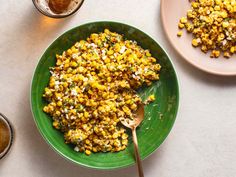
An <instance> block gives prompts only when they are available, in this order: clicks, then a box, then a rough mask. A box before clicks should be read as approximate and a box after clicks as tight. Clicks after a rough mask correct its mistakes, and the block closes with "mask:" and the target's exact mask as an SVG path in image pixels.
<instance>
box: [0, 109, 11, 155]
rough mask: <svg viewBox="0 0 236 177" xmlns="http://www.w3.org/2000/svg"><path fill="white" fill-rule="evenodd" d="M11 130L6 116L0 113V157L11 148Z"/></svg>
mask: <svg viewBox="0 0 236 177" xmlns="http://www.w3.org/2000/svg"><path fill="white" fill-rule="evenodd" d="M12 140H13V130H12V127H11V125H10V123H9V121H8V120H7V118H6V116H4V115H3V114H1V113H0V159H1V158H3V157H4V156H5V155H6V154H7V152H8V151H9V149H10V148H11V145H12Z"/></svg>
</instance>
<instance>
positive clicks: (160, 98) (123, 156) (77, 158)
mask: <svg viewBox="0 0 236 177" xmlns="http://www.w3.org/2000/svg"><path fill="white" fill-rule="evenodd" d="M105 28H108V29H110V30H111V31H115V32H117V33H120V34H123V35H124V37H125V38H126V39H131V40H135V41H137V42H138V44H139V45H140V46H142V47H143V48H144V49H149V50H150V51H151V53H152V55H153V56H154V57H155V58H158V62H159V63H160V64H161V66H162V70H161V73H160V80H159V81H157V82H155V83H153V85H152V86H150V87H144V88H141V89H139V90H138V92H139V94H140V95H141V96H142V98H143V99H145V98H147V96H148V95H150V94H154V95H155V96H156V100H155V102H153V103H151V104H149V105H148V106H146V107H145V119H144V121H143V123H142V124H141V126H140V127H139V128H138V129H137V136H138V141H139V150H140V154H141V158H142V159H144V158H146V157H147V156H149V155H150V154H151V153H152V152H154V151H155V150H156V149H157V148H158V147H159V146H160V145H161V143H162V142H163V141H164V140H165V138H166V137H167V135H168V134H169V132H170V130H171V128H172V126H173V124H174V121H175V118H176V114H177V110H178V102H179V93H178V82H177V78H176V74H175V71H174V68H173V66H172V64H171V61H170V59H169V57H168V55H167V54H166V52H165V51H164V50H163V49H162V48H161V47H160V46H159V45H158V44H157V43H156V42H155V41H154V40H153V39H152V38H151V37H149V36H148V35H146V34H145V33H143V32H142V31H140V30H138V29H136V28H134V27H132V26H129V25H125V24H122V23H116V22H94V23H88V24H84V25H81V26H78V27H76V28H73V29H71V30H69V31H67V32H66V33H64V34H63V35H61V36H60V37H59V38H57V39H56V40H55V41H54V42H53V43H52V44H51V45H50V46H49V47H48V49H47V50H46V51H45V53H44V54H43V56H42V57H41V59H40V61H39V63H38V65H37V67H36V70H35V73H34V76H33V80H32V86H31V108H32V113H33V116H34V120H35V122H36V125H37V127H38V129H39V131H40V133H41V134H42V136H43V137H44V139H45V140H46V142H47V143H48V144H50V146H51V147H52V148H53V149H54V150H56V151H57V152H58V153H59V154H60V155H62V156H63V157H65V158H66V159H69V160H71V161H72V162H74V163H76V164H80V165H82V166H85V167H91V168H96V169H114V168H121V167H127V166H130V165H133V164H134V163H135V158H134V152H133V143H132V141H131V140H130V141H129V145H128V147H127V149H126V150H124V151H121V152H118V153H110V152H109V153H101V152H100V153H94V154H91V155H90V156H86V155H85V154H84V153H78V152H75V151H74V150H73V146H72V145H67V144H65V143H64V139H63V134H62V133H61V132H59V131H57V130H55V129H54V128H53V127H52V120H51V118H50V117H49V116H48V115H47V114H45V113H44V112H43V111H42V109H43V106H44V105H45V104H46V102H45V101H44V99H43V98H42V94H43V91H44V88H45V87H46V86H47V84H48V81H49V77H50V73H49V67H51V66H54V65H55V61H56V59H55V54H57V53H62V52H63V51H64V50H66V49H68V48H69V47H71V46H72V45H73V44H74V43H75V42H77V41H79V40H81V39H86V38H87V37H88V36H89V35H90V34H91V33H98V32H102V31H103V30H104V29H105ZM42 155H43V154H42Z"/></svg>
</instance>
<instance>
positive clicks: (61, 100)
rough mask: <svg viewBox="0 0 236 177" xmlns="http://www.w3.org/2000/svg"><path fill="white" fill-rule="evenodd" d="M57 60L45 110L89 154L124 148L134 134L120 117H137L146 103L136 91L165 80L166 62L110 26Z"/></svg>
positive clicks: (44, 95) (58, 127)
mask: <svg viewBox="0 0 236 177" xmlns="http://www.w3.org/2000/svg"><path fill="white" fill-rule="evenodd" d="M56 59H57V60H56V66H55V67H52V68H50V72H51V77H50V81H49V85H48V87H46V88H45V92H44V94H43V97H44V98H45V99H46V100H47V101H48V104H47V105H46V106H45V107H44V108H43V110H44V112H46V113H48V114H49V115H51V117H52V119H53V126H54V127H55V128H56V129H58V130H60V131H61V132H63V133H64V138H65V142H66V143H72V144H75V150H76V151H80V152H85V154H87V155H90V154H91V153H92V152H99V151H102V152H109V151H110V152H116V151H121V150H124V149H125V148H126V147H127V144H128V135H127V133H126V130H125V129H124V128H123V127H122V125H121V124H120V123H119V122H120V120H121V119H123V118H129V119H132V115H133V112H135V111H136V110H137V105H138V104H140V103H141V102H142V100H141V98H140V97H139V96H138V95H137V94H136V92H135V90H136V89H138V88H139V87H140V86H142V85H144V84H146V85H150V84H151V83H152V81H154V80H158V79H159V74H158V73H159V71H160V68H161V66H160V64H158V63H157V62H156V59H155V58H153V57H152V56H151V54H150V52H149V50H144V49H142V48H141V47H140V46H138V45H137V43H136V42H135V41H131V40H124V39H123V36H122V35H120V34H117V33H114V32H110V31H109V30H108V29H105V30H104V32H103V33H99V34H96V33H94V34H91V35H90V37H89V38H87V40H81V41H79V42H77V43H76V44H75V45H74V46H72V47H71V48H70V49H68V50H67V51H64V52H63V53H62V55H56ZM154 99H155V98H154V96H153V95H152V96H151V101H153V100H154Z"/></svg>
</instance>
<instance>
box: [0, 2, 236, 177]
mask: <svg viewBox="0 0 236 177" xmlns="http://www.w3.org/2000/svg"><path fill="white" fill-rule="evenodd" d="M101 20H112V21H119V22H124V23H127V24H130V25H133V26H136V27H138V28H139V29H141V30H143V31H145V32H146V33H148V34H150V35H151V36H152V37H153V38H154V39H155V40H157V41H158V42H159V43H160V44H161V45H162V46H163V47H164V48H165V49H166V50H167V52H168V53H169V54H170V56H171V58H172V61H173V63H174V65H175V68H176V71H177V74H178V79H179V85H180V107H179V112H178V116H177V120H176V123H175V125H174V127H173V129H172V131H171V133H170V135H169V136H168V138H167V139H166V141H165V142H164V144H163V145H162V146H161V147H160V148H159V149H158V150H157V151H156V152H155V153H154V154H153V155H151V156H150V157H149V158H147V159H146V160H144V161H143V166H144V172H145V176H146V177H234V176H235V175H236V138H235V137H236V101H235V100H236V79H235V77H234V78H233V77H219V76H213V75H209V74H207V73H204V72H202V71H199V70H198V69H195V68H193V67H192V66H190V65H189V64H188V63H186V62H185V61H183V59H182V58H181V57H180V56H179V55H178V54H177V53H176V52H175V51H174V50H173V48H172V47H171V46H170V44H169V42H168V41H167V39H166V37H165V34H164V33H163V29H162V25H161V21H160V1H159V0H149V1H143V0H129V1H127V0H119V1H118V0H116V1H110V0H96V1H95V0H86V1H85V3H84V4H83V6H82V7H81V9H80V10H79V12H78V13H77V14H76V15H75V16H72V17H70V18H66V19H61V20H55V19H50V18H47V17H44V16H42V15H41V14H39V13H38V12H37V11H36V9H35V8H34V6H33V4H32V2H31V1H30V0H28V1H26V0H24V1H16V0H8V1H1V5H0V35H1V37H0V112H2V113H4V114H5V115H6V116H7V117H8V118H9V120H10V121H11V122H12V124H13V125H14V129H15V139H14V143H13V147H12V149H11V151H10V153H9V154H8V155H7V156H6V157H5V158H4V159H2V160H1V161H0V177H16V176H17V177H67V176H69V177H95V176H96V177H111V176H112V177H131V176H137V172H136V167H129V168H125V169H120V170H113V171H98V170H92V169H86V168H83V167H80V166H77V165H75V164H73V163H71V162H69V161H67V160H64V159H63V158H62V157H60V156H59V155H58V154H56V153H55V152H54V151H53V150H52V149H51V148H50V147H49V146H48V145H47V144H46V142H45V141H44V140H43V138H42V137H41V136H40V134H39V132H38V130H37V128H36V126H35V124H34V121H33V119H32V115H31V111H30V103H29V93H30V83H31V77H32V75H33V71H34V68H35V66H36V64H37V62H38V59H39V57H40V56H41V55H42V53H43V52H44V50H45V49H46V47H47V46H48V45H49V44H50V43H51V42H52V41H53V40H54V39H55V38H56V37H58V36H59V35H60V34H62V33H63V32H64V31H66V30H68V29H70V28H72V27H75V26H77V25H80V24H83V23H87V22H92V21H101Z"/></svg>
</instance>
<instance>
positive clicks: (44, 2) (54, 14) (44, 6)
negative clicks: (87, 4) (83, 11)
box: [32, 0, 84, 18]
mask: <svg viewBox="0 0 236 177" xmlns="http://www.w3.org/2000/svg"><path fill="white" fill-rule="evenodd" d="M32 1H33V3H34V6H35V7H36V8H37V9H38V11H39V12H40V13H42V14H43V15H46V16H48V17H51V18H65V17H68V16H70V15H72V14H74V13H75V12H77V11H78V10H79V8H80V7H81V6H82V4H83V2H84V0H70V3H69V4H67V5H68V6H67V7H65V9H64V10H62V9H60V11H57V9H55V8H53V5H55V4H56V3H57V0H32ZM58 1H59V2H58V3H59V5H60V3H62V1H64V0H58ZM51 2H53V3H51ZM50 3H51V4H50ZM50 5H51V6H52V7H50Z"/></svg>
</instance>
